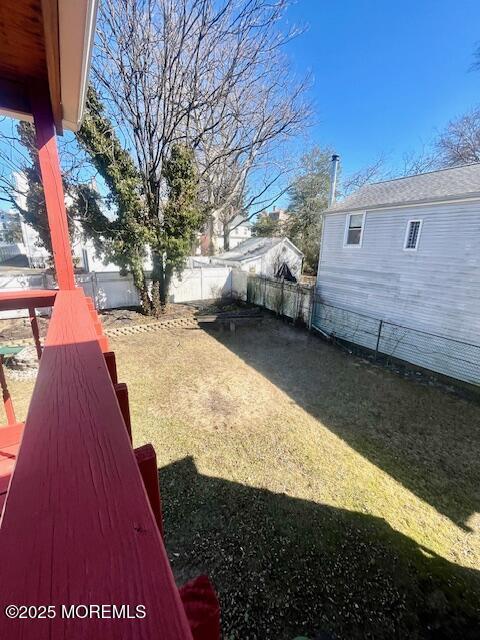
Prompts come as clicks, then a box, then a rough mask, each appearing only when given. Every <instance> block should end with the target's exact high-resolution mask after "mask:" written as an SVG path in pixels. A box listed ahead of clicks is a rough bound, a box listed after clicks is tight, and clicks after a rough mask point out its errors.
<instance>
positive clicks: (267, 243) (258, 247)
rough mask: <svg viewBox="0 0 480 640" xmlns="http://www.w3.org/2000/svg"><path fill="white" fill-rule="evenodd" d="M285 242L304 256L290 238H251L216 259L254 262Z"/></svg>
mask: <svg viewBox="0 0 480 640" xmlns="http://www.w3.org/2000/svg"><path fill="white" fill-rule="evenodd" d="M284 242H287V243H288V244H289V245H290V246H291V247H292V248H293V249H294V250H295V251H297V253H298V254H299V255H303V254H302V252H301V251H300V249H298V248H297V247H296V246H295V245H294V244H293V242H291V241H290V240H289V239H288V238H249V239H248V240H245V241H244V242H241V243H240V244H238V245H237V246H236V247H235V248H234V249H231V250H230V251H226V252H225V253H220V254H219V255H218V256H215V259H217V260H229V261H231V262H243V261H245V260H252V259H253V258H258V257H260V256H262V255H264V254H265V253H267V252H268V251H270V249H272V248H273V247H276V246H277V245H279V244H282V243H284Z"/></svg>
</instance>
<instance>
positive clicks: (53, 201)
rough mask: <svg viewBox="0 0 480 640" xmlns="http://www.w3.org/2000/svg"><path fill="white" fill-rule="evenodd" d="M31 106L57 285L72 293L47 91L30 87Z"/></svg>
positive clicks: (65, 223)
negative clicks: (70, 290)
mask: <svg viewBox="0 0 480 640" xmlns="http://www.w3.org/2000/svg"><path fill="white" fill-rule="evenodd" d="M30 103H31V108H32V114H33V121H34V123H35V130H36V137H37V148H38V160H39V164H40V172H41V175H42V183H43V190H44V192H45V204H46V207H47V217H48V226H49V228H50V237H51V240H52V251H53V260H54V262H55V272H56V275H57V282H58V286H59V288H60V289H75V278H74V271H73V261H72V249H71V247H70V236H69V234H68V223H67V214H66V211H65V196H64V193H63V185H62V174H61V172H60V162H59V159H58V149H57V141H56V138H55V124H54V120H53V114H52V107H51V104H50V98H49V94H48V87H47V86H40V85H36V86H34V87H32V90H31V92H30Z"/></svg>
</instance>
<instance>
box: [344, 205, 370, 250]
mask: <svg viewBox="0 0 480 640" xmlns="http://www.w3.org/2000/svg"><path fill="white" fill-rule="evenodd" d="M360 214H361V215H362V230H361V231H360V242H359V243H358V244H348V242H347V240H348V230H349V229H350V218H351V217H352V216H358V215H360ZM366 215H367V212H366V211H363V212H362V211H353V212H352V213H347V217H346V219H345V230H344V232H343V248H344V249H361V248H362V243H363V232H364V231H365V217H366Z"/></svg>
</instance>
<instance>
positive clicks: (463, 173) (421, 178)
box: [327, 163, 480, 213]
mask: <svg viewBox="0 0 480 640" xmlns="http://www.w3.org/2000/svg"><path fill="white" fill-rule="evenodd" d="M463 198H480V163H476V164H468V165H464V166H462V167H454V168H451V169H440V170H439V171H431V172H430V173H419V174H418V175H416V176H409V177H406V178H397V179H395V180H386V181H385V182H376V183H374V184H368V185H365V186H363V187H361V188H360V189H359V190H358V191H356V192H355V193H353V194H352V195H350V196H347V197H346V198H345V199H344V200H339V201H338V202H335V203H334V204H333V205H332V206H331V207H329V208H328V209H327V213H330V212H332V213H336V212H340V211H358V210H365V209H380V208H384V207H395V206H401V205H406V204H421V203H425V204H427V203H429V202H438V201H443V200H460V199H463Z"/></svg>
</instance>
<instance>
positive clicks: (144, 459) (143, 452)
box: [134, 444, 163, 538]
mask: <svg viewBox="0 0 480 640" xmlns="http://www.w3.org/2000/svg"><path fill="white" fill-rule="evenodd" d="M134 451H135V457H136V459H137V464H138V468H139V469H140V473H141V475H142V480H143V484H144V485H145V491H146V492H147V496H148V500H149V502H150V506H151V507H152V511H153V515H154V516H155V520H156V521H157V525H158V530H159V531H160V535H161V536H162V538H163V522H162V503H161V500H160V488H159V486H158V469H157V455H156V453H155V449H154V448H153V446H152V445H151V444H144V445H143V447H137V449H135V450H134Z"/></svg>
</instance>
